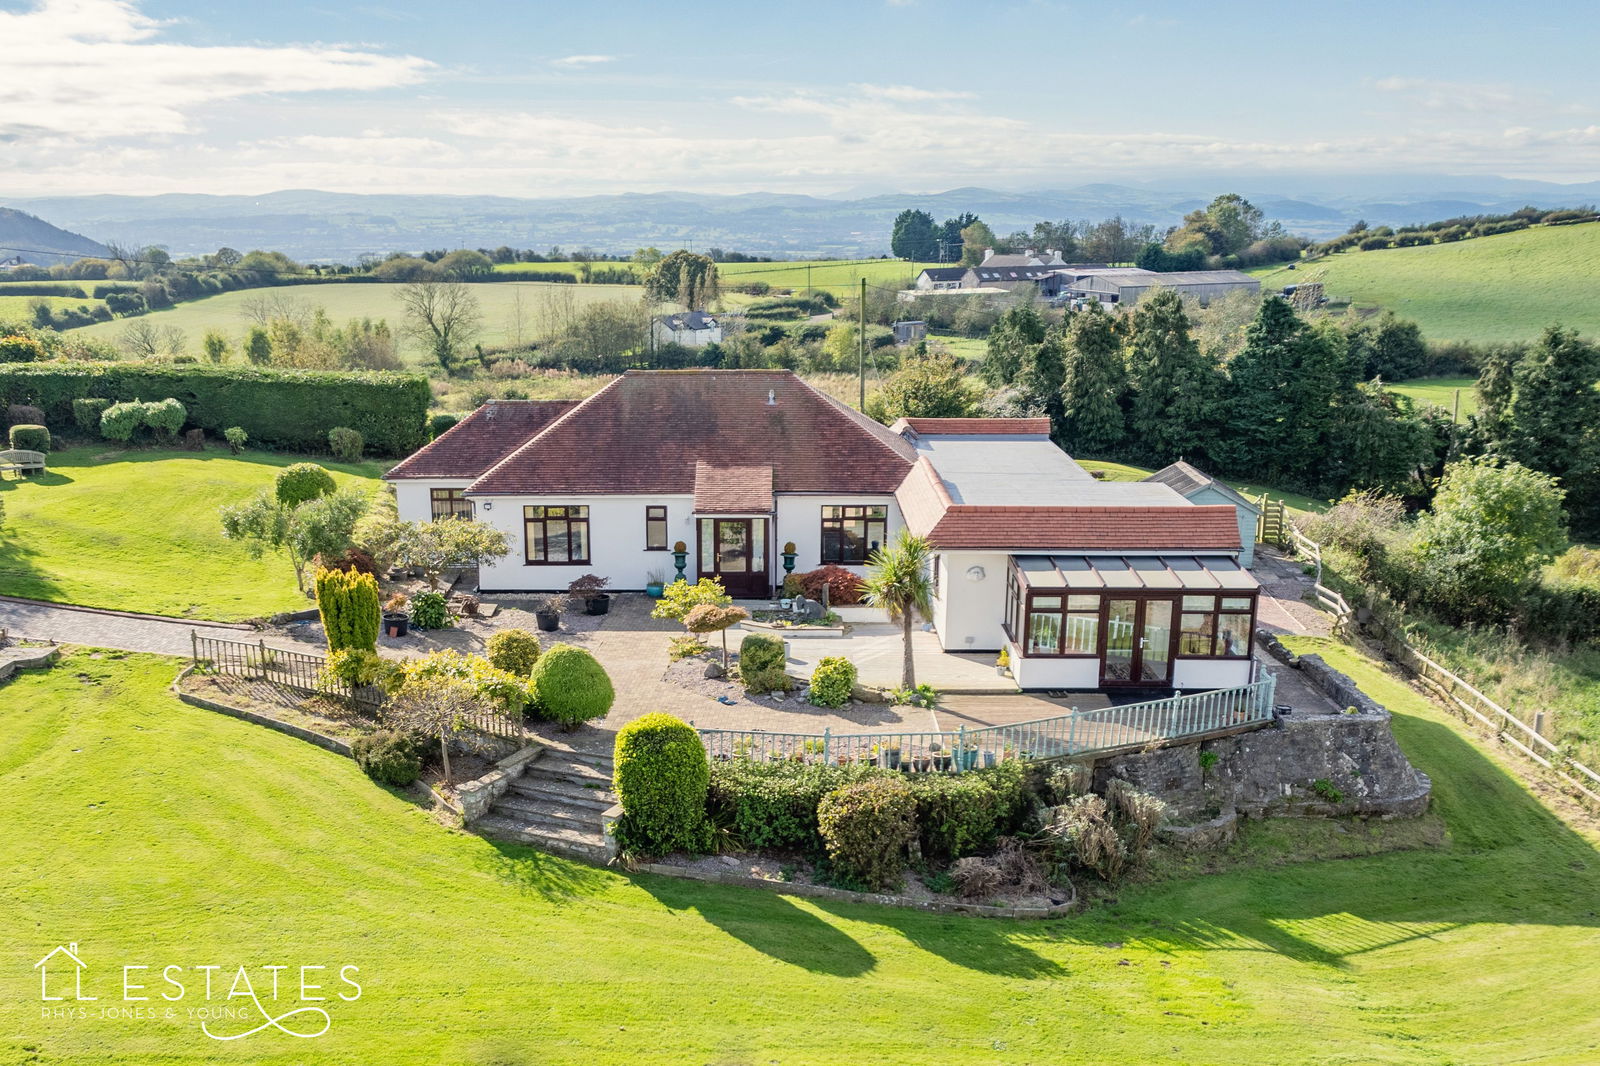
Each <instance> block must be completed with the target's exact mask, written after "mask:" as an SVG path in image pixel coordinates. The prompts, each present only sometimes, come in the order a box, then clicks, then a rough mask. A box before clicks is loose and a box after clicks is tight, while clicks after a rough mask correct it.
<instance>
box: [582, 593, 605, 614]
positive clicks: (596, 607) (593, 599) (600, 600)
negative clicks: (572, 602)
mask: <svg viewBox="0 0 1600 1066" xmlns="http://www.w3.org/2000/svg"><path fill="white" fill-rule="evenodd" d="M610 610H611V594H610V593H609V592H602V593H601V594H600V595H598V596H590V597H589V598H588V599H586V600H584V601H583V613H584V614H605V613H606V612H608V611H610Z"/></svg>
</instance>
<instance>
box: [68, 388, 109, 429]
mask: <svg viewBox="0 0 1600 1066" xmlns="http://www.w3.org/2000/svg"><path fill="white" fill-rule="evenodd" d="M110 406H111V401H110V400H107V399H104V398H102V397H99V396H85V397H83V398H82V399H79V400H73V401H72V421H73V424H74V425H76V426H77V427H78V430H79V432H81V433H98V432H100V416H101V415H102V414H104V413H105V409H106V408H107V407H110Z"/></svg>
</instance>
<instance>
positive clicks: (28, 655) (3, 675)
mask: <svg viewBox="0 0 1600 1066" xmlns="http://www.w3.org/2000/svg"><path fill="white" fill-rule="evenodd" d="M58 655H60V649H59V648H0V681H5V680H6V679H8V678H10V677H11V676H12V675H13V674H15V673H16V672H17V671H18V670H38V669H40V668H42V667H46V666H49V665H50V664H51V663H53V662H55V661H56V657H57V656H58Z"/></svg>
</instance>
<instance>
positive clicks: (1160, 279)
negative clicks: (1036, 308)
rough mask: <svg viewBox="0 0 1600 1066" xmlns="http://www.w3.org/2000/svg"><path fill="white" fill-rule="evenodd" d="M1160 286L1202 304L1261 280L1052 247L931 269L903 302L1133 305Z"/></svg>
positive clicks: (989, 254)
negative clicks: (1075, 259)
mask: <svg viewBox="0 0 1600 1066" xmlns="http://www.w3.org/2000/svg"><path fill="white" fill-rule="evenodd" d="M1157 286H1160V287H1161V288H1165V289H1174V290H1176V291H1177V292H1178V293H1179V294H1180V295H1182V296H1186V297H1189V298H1190V299H1193V300H1196V301H1198V302H1199V303H1200V304H1202V305H1204V304H1208V303H1210V302H1211V301H1212V300H1214V299H1216V298H1217V297H1219V296H1223V295H1226V294H1227V293H1230V292H1235V291H1238V290H1241V289H1243V290H1246V291H1248V292H1260V291H1261V283H1260V282H1259V281H1257V280H1256V279H1255V278H1252V277H1251V276H1250V275H1248V274H1244V273H1241V272H1239V271H1237V270H1188V271H1181V272H1173V273H1161V272H1158V271H1154V270H1144V269H1141V268H1139V267H1113V266H1108V265H1106V264H1105V263H1068V262H1066V261H1065V260H1063V259H1062V258H1061V255H1060V253H1059V252H1056V251H1055V250H1053V249H1046V250H1045V251H1044V252H1035V251H1034V250H1033V249H1031V248H1030V249H1028V250H1027V251H1025V252H1023V253H1021V254H1020V255H996V254H995V252H994V250H993V249H992V248H991V249H989V250H987V251H986V252H985V253H984V257H983V262H981V263H979V264H978V265H977V266H972V267H928V268H927V269H925V270H923V271H922V273H920V274H918V275H917V280H916V288H915V289H907V290H905V291H904V292H902V293H901V294H900V298H901V299H902V300H906V301H910V300H914V299H916V298H917V297H919V296H923V295H926V294H928V293H940V292H963V293H1001V292H1019V291H1022V290H1024V289H1030V288H1031V289H1032V290H1034V291H1036V292H1037V293H1038V294H1039V295H1040V296H1041V297H1043V298H1044V299H1046V300H1097V301H1099V302H1100V303H1103V304H1124V303H1126V304H1132V303H1136V302H1138V300H1139V298H1140V297H1141V296H1143V295H1144V294H1145V293H1146V292H1148V291H1149V290H1151V289H1153V288H1155V287H1157Z"/></svg>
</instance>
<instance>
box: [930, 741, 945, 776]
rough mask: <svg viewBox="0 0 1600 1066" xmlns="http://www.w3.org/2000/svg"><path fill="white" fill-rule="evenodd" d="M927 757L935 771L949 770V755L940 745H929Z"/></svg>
mask: <svg viewBox="0 0 1600 1066" xmlns="http://www.w3.org/2000/svg"><path fill="white" fill-rule="evenodd" d="M928 756H929V758H930V759H931V760H932V762H933V768H934V769H935V770H948V769H950V753H949V752H947V751H945V750H944V747H943V746H942V745H940V744H938V743H934V744H929V745H928Z"/></svg>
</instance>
